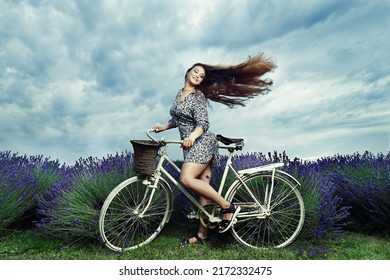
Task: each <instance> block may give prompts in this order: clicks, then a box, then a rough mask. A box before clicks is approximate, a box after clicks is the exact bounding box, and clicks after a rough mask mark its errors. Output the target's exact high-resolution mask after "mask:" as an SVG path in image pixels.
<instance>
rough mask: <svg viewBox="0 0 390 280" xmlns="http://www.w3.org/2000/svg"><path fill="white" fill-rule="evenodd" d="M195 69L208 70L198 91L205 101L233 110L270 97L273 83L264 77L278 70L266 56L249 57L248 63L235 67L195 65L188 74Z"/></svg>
mask: <svg viewBox="0 0 390 280" xmlns="http://www.w3.org/2000/svg"><path fill="white" fill-rule="evenodd" d="M195 66H202V67H203V68H204V70H205V78H204V80H203V81H202V83H201V84H200V85H198V86H197V89H199V90H201V91H202V92H203V94H204V95H205V97H206V98H208V99H210V100H213V101H215V102H218V103H222V104H224V105H227V106H229V107H231V108H233V107H235V106H237V105H240V106H245V101H247V100H248V99H251V98H253V97H255V96H258V95H263V94H267V93H268V92H269V91H270V88H269V87H270V86H271V85H272V80H270V79H263V78H262V76H263V75H264V74H266V73H268V72H272V71H273V70H274V69H275V68H276V64H275V63H274V62H273V61H271V60H270V59H268V58H266V57H264V55H263V54H259V55H256V56H253V57H249V58H248V59H247V60H246V61H245V62H242V63H240V64H237V65H233V66H225V65H207V64H203V63H196V64H194V65H193V66H192V67H191V68H190V69H188V70H187V73H188V72H189V71H190V70H191V69H192V68H194V67H195ZM187 73H186V76H187Z"/></svg>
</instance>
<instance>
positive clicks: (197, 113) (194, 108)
mask: <svg viewBox="0 0 390 280" xmlns="http://www.w3.org/2000/svg"><path fill="white" fill-rule="evenodd" d="M181 93H182V90H180V91H179V92H178V94H177V95H176V99H175V101H174V102H173V104H172V107H171V110H170V114H171V117H172V118H171V120H169V122H170V123H173V124H174V126H175V127H178V129H179V133H180V138H181V139H182V140H183V139H184V138H186V137H188V136H189V135H190V134H191V133H192V132H193V131H194V130H195V128H196V127H201V128H202V129H203V134H202V135H201V136H199V137H198V138H197V139H196V140H195V142H194V144H193V145H192V147H191V148H190V149H187V150H186V149H183V155H184V162H193V163H200V164H206V163H209V162H210V161H211V160H212V159H214V158H216V157H217V153H218V142H217V139H216V137H215V135H214V133H212V132H211V131H209V130H208V129H209V126H210V125H209V120H208V114H207V100H206V98H205V96H204V95H203V93H202V92H201V91H199V90H194V91H193V92H192V93H190V94H189V95H188V96H187V97H186V98H185V99H184V100H180V95H181Z"/></svg>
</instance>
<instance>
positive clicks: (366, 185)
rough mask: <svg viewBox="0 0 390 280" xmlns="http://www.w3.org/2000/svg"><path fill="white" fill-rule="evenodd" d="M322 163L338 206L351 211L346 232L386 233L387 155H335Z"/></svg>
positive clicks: (389, 217)
mask: <svg viewBox="0 0 390 280" xmlns="http://www.w3.org/2000/svg"><path fill="white" fill-rule="evenodd" d="M322 162H323V164H324V166H323V167H322V169H323V173H324V174H326V175H327V176H328V177H329V179H330V180H331V181H332V182H333V183H334V184H335V185H336V192H337V194H338V195H339V196H340V197H341V198H342V200H343V202H342V203H343V204H344V205H348V206H349V207H351V209H350V212H351V214H350V216H349V218H348V221H349V225H348V229H349V230H354V231H358V232H363V233H380V234H388V233H390V227H389V225H390V152H389V153H388V154H387V155H384V154H378V155H377V156H375V155H373V154H372V153H369V152H365V153H364V154H363V155H360V154H359V153H355V154H353V155H347V156H341V155H337V156H335V157H333V158H327V159H324V160H322Z"/></svg>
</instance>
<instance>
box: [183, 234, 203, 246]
mask: <svg viewBox="0 0 390 280" xmlns="http://www.w3.org/2000/svg"><path fill="white" fill-rule="evenodd" d="M193 237H195V239H196V241H195V242H190V239H191V238H193ZM193 237H183V238H182V240H181V241H180V245H187V244H203V242H204V241H205V240H206V239H207V238H205V239H203V238H202V237H200V236H199V234H195V235H194V236H193Z"/></svg>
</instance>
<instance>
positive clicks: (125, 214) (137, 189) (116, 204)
mask: <svg viewBox="0 0 390 280" xmlns="http://www.w3.org/2000/svg"><path fill="white" fill-rule="evenodd" d="M171 212H172V192H171V190H170V188H169V186H167V185H166V184H165V183H164V182H163V181H161V180H160V181H159V182H158V184H157V186H156V187H154V186H152V185H151V184H150V181H149V180H146V179H142V178H140V177H133V178H130V179H128V180H125V181H123V182H122V183H121V184H119V185H118V186H117V187H115V188H114V189H113V190H112V191H111V193H110V194H109V195H108V197H107V198H106V200H105V202H104V204H103V207H102V209H101V212H100V218H99V230H100V236H101V238H102V240H103V241H104V243H105V244H106V246H107V247H108V248H110V249H111V250H113V251H117V252H122V251H126V250H131V249H136V248H139V247H141V246H143V245H146V244H148V243H149V242H151V241H152V240H153V239H154V238H156V236H157V235H158V234H159V233H160V231H161V229H162V228H163V226H164V225H165V223H166V222H168V220H169V217H170V215H171Z"/></svg>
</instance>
